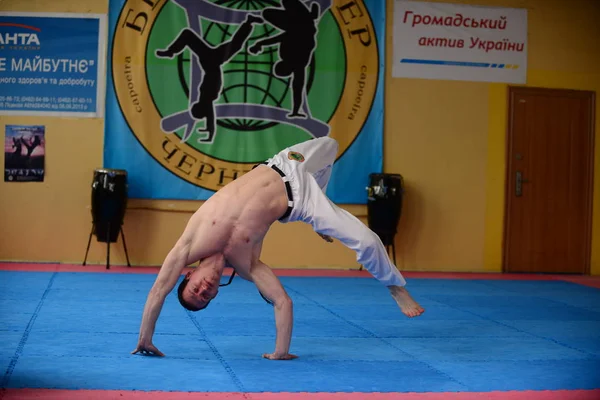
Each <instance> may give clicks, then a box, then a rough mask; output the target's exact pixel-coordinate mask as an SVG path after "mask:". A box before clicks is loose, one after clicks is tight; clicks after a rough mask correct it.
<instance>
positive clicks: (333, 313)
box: [286, 286, 469, 390]
mask: <svg viewBox="0 0 600 400" xmlns="http://www.w3.org/2000/svg"><path fill="white" fill-rule="evenodd" d="M286 288H287V289H288V290H289V291H291V292H294V293H296V294H298V295H300V296H302V297H304V298H306V299H308V300H310V301H312V302H313V303H314V304H316V305H317V306H318V307H321V308H323V309H324V310H325V311H327V312H329V313H330V314H332V315H334V316H335V317H337V318H339V319H340V320H342V321H344V322H345V323H347V324H349V325H351V326H353V327H355V328H357V329H359V330H361V331H363V332H364V333H366V334H368V335H369V336H371V337H372V338H374V339H377V340H379V341H381V342H383V343H385V344H386V345H388V346H390V347H391V348H393V349H396V350H398V351H399V352H400V353H402V354H404V355H406V356H407V357H409V358H411V359H413V360H415V361H416V362H418V363H420V364H423V365H425V366H426V367H427V368H429V369H430V370H432V371H435V372H437V373H439V374H440V375H442V376H445V377H446V378H448V379H450V380H451V381H452V382H454V383H457V384H458V385H460V386H462V387H463V388H464V389H465V390H469V386H468V385H466V384H464V383H462V382H461V381H459V380H457V379H455V378H453V377H451V376H450V375H448V374H446V373H445V372H443V371H441V370H439V369H437V368H435V367H434V366H433V365H431V364H429V363H428V362H425V361H422V360H419V359H417V358H416V357H414V356H413V355H411V354H409V353H407V352H405V351H404V350H402V349H400V348H398V347H396V346H395V345H393V344H392V343H390V342H388V341H387V340H385V339H384V338H382V337H380V336H379V335H377V334H375V333H374V332H372V331H370V330H368V329H366V328H363V327H362V326H360V325H358V324H355V323H354V322H352V321H350V320H347V319H346V318H344V317H342V316H341V315H339V314H337V313H336V312H335V311H333V310H330V309H329V308H327V307H325V306H324V305H322V304H321V303H318V302H316V301H315V300H313V299H311V298H310V297H308V296H306V295H305V294H303V293H300V292H298V291H297V290H295V289H293V288H290V287H287V286H286Z"/></svg>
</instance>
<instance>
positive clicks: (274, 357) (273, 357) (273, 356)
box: [263, 353, 298, 360]
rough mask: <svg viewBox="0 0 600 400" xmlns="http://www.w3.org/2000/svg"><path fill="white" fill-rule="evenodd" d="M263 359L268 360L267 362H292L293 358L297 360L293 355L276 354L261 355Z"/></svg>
mask: <svg viewBox="0 0 600 400" xmlns="http://www.w3.org/2000/svg"><path fill="white" fill-rule="evenodd" d="M263 358H268V359H269V360H293V359H294V358H298V356H295V355H293V354H289V353H286V354H277V353H271V354H263Z"/></svg>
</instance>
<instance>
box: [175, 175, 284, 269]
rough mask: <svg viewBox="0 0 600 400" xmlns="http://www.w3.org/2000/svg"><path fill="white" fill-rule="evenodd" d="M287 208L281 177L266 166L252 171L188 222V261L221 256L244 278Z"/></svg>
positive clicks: (186, 233) (213, 197)
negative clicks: (271, 227) (255, 255)
mask: <svg viewBox="0 0 600 400" xmlns="http://www.w3.org/2000/svg"><path fill="white" fill-rule="evenodd" d="M287 204H288V199H287V194H286V190H285V185H284V183H283V181H282V179H281V176H279V174H278V173H277V172H275V171H274V170H273V169H271V168H268V167H266V166H262V165H261V166H258V167H256V168H255V169H253V170H252V171H250V172H248V173H246V174H244V175H243V176H241V177H239V178H237V179H236V180H234V181H233V182H231V183H230V184H228V185H227V186H225V187H223V188H222V189H220V190H219V191H217V192H216V193H215V194H214V195H213V196H212V197H211V198H210V199H209V200H207V201H206V202H205V203H204V204H203V205H202V206H201V207H200V208H199V209H198V211H196V213H195V214H194V215H193V216H192V218H190V221H189V223H188V226H187V227H186V231H185V232H184V237H186V238H187V239H189V240H190V241H189V243H190V249H189V250H190V252H189V260H192V262H194V261H197V260H198V259H200V258H204V257H207V256H210V255H213V254H217V253H222V254H223V255H224V256H225V259H226V260H227V262H228V263H229V264H231V265H232V266H233V267H234V268H235V269H236V271H237V272H238V273H239V274H240V276H242V277H244V276H245V275H246V274H247V272H248V271H249V268H250V267H251V263H252V257H253V254H254V253H255V250H256V248H257V247H258V248H260V245H261V244H262V240H263V238H264V236H265V235H266V233H267V231H268V230H269V228H270V226H271V225H272V224H273V222H275V221H276V220H278V219H279V218H280V217H281V216H282V215H283V214H284V213H285V211H286V209H287Z"/></svg>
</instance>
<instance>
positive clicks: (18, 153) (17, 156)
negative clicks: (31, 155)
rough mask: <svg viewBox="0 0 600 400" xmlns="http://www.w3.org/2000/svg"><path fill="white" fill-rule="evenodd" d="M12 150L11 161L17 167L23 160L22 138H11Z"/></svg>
mask: <svg viewBox="0 0 600 400" xmlns="http://www.w3.org/2000/svg"><path fill="white" fill-rule="evenodd" d="M12 140H13V145H12V147H13V149H15V151H14V152H12V155H11V157H12V160H13V162H14V164H15V165H18V164H19V162H20V161H21V159H22V158H23V139H22V138H16V137H13V139H12Z"/></svg>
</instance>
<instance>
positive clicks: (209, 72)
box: [156, 14, 263, 142]
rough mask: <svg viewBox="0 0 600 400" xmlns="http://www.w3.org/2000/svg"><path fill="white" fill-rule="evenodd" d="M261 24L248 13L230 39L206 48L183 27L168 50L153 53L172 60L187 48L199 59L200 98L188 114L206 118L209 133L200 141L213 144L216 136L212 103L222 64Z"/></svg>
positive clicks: (218, 87) (219, 85)
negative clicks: (255, 27) (253, 27)
mask: <svg viewBox="0 0 600 400" xmlns="http://www.w3.org/2000/svg"><path fill="white" fill-rule="evenodd" d="M262 22H263V20H262V18H260V17H258V16H255V15H252V14H249V15H248V17H247V18H246V21H244V22H243V23H242V25H240V27H239V28H238V30H237V31H236V32H235V34H234V35H233V37H232V38H231V40H229V41H227V42H224V43H221V44H220V45H218V46H216V47H213V46H211V45H209V44H208V43H206V42H205V41H204V39H203V38H201V37H200V36H199V35H198V34H197V33H196V32H194V31H192V30H191V29H187V28H186V29H184V30H183V31H181V33H180V34H179V36H178V37H177V38H176V39H175V40H174V41H173V42H172V43H171V44H170V45H169V47H167V48H166V49H165V50H157V51H156V56H157V57H161V58H173V57H174V56H175V55H176V54H179V53H181V52H182V51H183V50H184V49H185V47H186V46H187V47H189V49H190V50H191V51H192V52H193V53H194V54H196V56H197V57H198V61H199V62H200V66H201V67H202V70H203V71H204V76H203V78H202V83H200V98H199V99H198V101H197V102H196V103H194V104H192V106H191V109H190V112H191V114H192V116H193V117H194V118H196V119H199V120H200V119H203V118H205V119H206V120H205V121H206V124H205V131H207V132H208V137H207V138H205V139H201V140H199V141H201V142H212V140H213V137H214V135H215V105H214V102H215V100H217V99H218V98H219V96H220V95H221V90H222V89H223V70H222V67H223V64H225V63H226V62H227V61H229V60H230V59H231V58H232V57H233V56H234V55H235V54H236V53H238V52H239V51H240V50H241V49H242V47H243V46H244V43H246V40H247V39H248V37H249V36H250V33H252V25H253V24H255V23H262Z"/></svg>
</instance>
